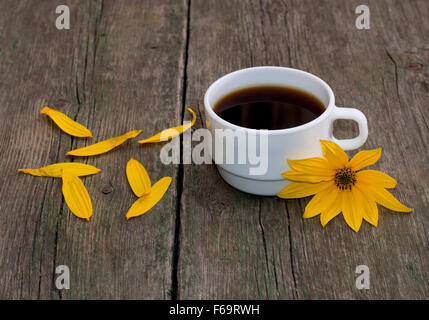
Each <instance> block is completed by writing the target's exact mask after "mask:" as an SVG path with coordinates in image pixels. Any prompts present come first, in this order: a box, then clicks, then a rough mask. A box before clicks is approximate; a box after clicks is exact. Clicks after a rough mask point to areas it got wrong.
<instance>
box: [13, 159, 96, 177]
mask: <svg viewBox="0 0 429 320" xmlns="http://www.w3.org/2000/svg"><path fill="white" fill-rule="evenodd" d="M64 169H67V170H68V171H69V172H70V173H71V174H73V175H75V176H78V177H82V176H88V175H91V174H96V173H99V172H100V171H101V170H100V169H98V168H96V167H94V166H90V165H89V164H84V163H78V162H64V163H55V164H51V165H49V166H46V167H43V168H39V169H18V171H20V172H24V173H27V174H31V175H33V176H38V177H53V178H61V177H62V173H63V170H64Z"/></svg>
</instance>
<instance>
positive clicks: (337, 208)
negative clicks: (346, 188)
mask: <svg viewBox="0 0 429 320" xmlns="http://www.w3.org/2000/svg"><path fill="white" fill-rule="evenodd" d="M342 195H343V192H337V195H336V198H335V200H334V201H333V202H332V204H331V206H330V207H328V208H327V209H326V210H325V211H323V212H322V213H321V214H320V223H321V224H322V227H325V226H326V225H327V224H328V222H329V221H331V220H332V219H333V218H335V217H336V216H337V215H338V214H339V213H340V212H341V208H342V201H343V198H342Z"/></svg>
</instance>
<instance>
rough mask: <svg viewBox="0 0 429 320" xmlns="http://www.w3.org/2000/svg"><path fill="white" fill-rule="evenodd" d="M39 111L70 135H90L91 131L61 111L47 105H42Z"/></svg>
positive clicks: (84, 136) (83, 136) (82, 136)
mask: <svg viewBox="0 0 429 320" xmlns="http://www.w3.org/2000/svg"><path fill="white" fill-rule="evenodd" d="M40 113H41V114H46V115H48V116H49V117H50V118H51V119H52V120H53V121H54V122H55V123H56V124H57V126H58V127H60V129H61V130H63V131H64V132H66V133H68V134H69V135H71V136H75V137H81V138H87V137H92V133H91V131H89V130H88V129H87V128H85V127H84V126H83V125H81V124H79V123H77V122H76V121H73V120H72V119H70V118H69V117H67V116H66V115H65V114H64V113H62V112H59V111H57V110H54V109H51V108H49V107H44V108H43V109H42V110H40Z"/></svg>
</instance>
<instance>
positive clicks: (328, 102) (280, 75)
mask: <svg viewBox="0 0 429 320" xmlns="http://www.w3.org/2000/svg"><path fill="white" fill-rule="evenodd" d="M260 85H276V86H287V87H293V88H298V89H301V90H304V91H306V92H309V93H311V94H313V95H314V96H316V97H317V98H318V99H319V100H320V101H321V102H322V103H323V104H324V105H325V107H326V110H325V111H324V112H323V113H322V114H321V115H320V116H319V117H317V118H316V119H314V120H312V121H310V122H307V123H305V124H303V125H300V126H297V127H293V128H288V129H281V130H268V131H266V132H267V142H268V146H267V149H266V150H267V152H268V154H267V161H268V166H267V170H266V172H265V174H262V175H252V174H250V170H249V169H250V168H251V167H252V164H249V163H245V164H235V163H234V164H228V163H216V165H217V168H218V170H219V173H220V175H221V176H222V178H223V179H224V180H225V181H226V182H227V183H229V184H230V185H232V186H233V187H235V188H237V189H239V190H241V191H244V192H248V193H252V194H256V195H268V196H272V195H275V194H277V193H278V192H279V191H280V190H281V189H282V188H284V187H285V186H286V185H288V184H289V183H290V181H289V180H287V179H285V178H283V176H282V175H281V173H282V172H285V171H287V170H289V169H290V167H289V165H288V163H287V161H286V159H302V158H309V157H318V156H322V150H321V147H320V141H319V140H320V139H323V140H331V141H334V142H335V143H337V144H338V145H339V146H340V147H341V148H343V149H344V150H352V149H356V148H359V147H360V146H362V145H363V144H364V143H365V141H366V139H367V137H368V125H367V120H366V117H365V115H364V114H363V113H362V112H361V111H359V110H357V109H353V108H339V107H336V106H335V98H334V93H333V92H332V89H331V88H330V87H329V86H328V85H327V84H326V82H324V81H323V80H322V79H320V78H318V77H316V76H315V75H312V74H310V73H308V72H305V71H301V70H297V69H291V68H283V67H255V68H248V69H242V70H238V71H235V72H232V73H229V74H227V75H225V76H223V77H221V78H220V79H218V80H216V81H215V82H214V83H213V84H212V85H211V86H210V87H209V88H208V90H207V92H206V94H205V96H204V107H205V116H206V125H207V128H208V129H209V130H210V131H211V134H212V136H213V137H214V136H215V130H216V129H222V130H224V129H231V130H244V132H246V133H253V134H257V131H258V130H255V129H249V128H243V127H240V126H237V125H234V124H232V123H229V122H227V121H225V120H224V119H222V118H221V117H219V116H218V115H217V114H216V113H215V112H214V111H213V107H214V105H215V104H216V102H217V101H219V100H220V99H221V98H222V97H224V96H225V95H227V94H228V93H231V92H233V91H235V90H238V89H241V88H246V87H252V86H260ZM337 119H349V120H353V121H356V122H357V124H358V126H359V135H358V136H357V137H355V138H353V139H341V140H340V139H336V138H335V137H334V136H333V132H332V131H333V122H334V120H337ZM218 140H219V139H218ZM218 140H216V139H214V142H213V143H214V146H213V150H214V149H215V148H216V144H218V143H222V142H221V141H218ZM261 150H262V149H261ZM234 152H237V145H235V150H234ZM212 157H213V159H215V157H214V155H212Z"/></svg>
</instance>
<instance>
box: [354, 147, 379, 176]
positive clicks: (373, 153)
mask: <svg viewBox="0 0 429 320" xmlns="http://www.w3.org/2000/svg"><path fill="white" fill-rule="evenodd" d="M380 156H381V148H378V149H374V150H363V151H359V152H358V153H357V154H356V155H355V156H354V157H353V158H352V160H350V165H351V167H352V169H353V170H354V171H357V170H360V169H362V168H364V167H366V166H369V165H371V164H374V163H376V162H377V161H378V159H380Z"/></svg>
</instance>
